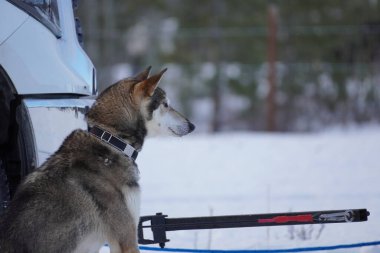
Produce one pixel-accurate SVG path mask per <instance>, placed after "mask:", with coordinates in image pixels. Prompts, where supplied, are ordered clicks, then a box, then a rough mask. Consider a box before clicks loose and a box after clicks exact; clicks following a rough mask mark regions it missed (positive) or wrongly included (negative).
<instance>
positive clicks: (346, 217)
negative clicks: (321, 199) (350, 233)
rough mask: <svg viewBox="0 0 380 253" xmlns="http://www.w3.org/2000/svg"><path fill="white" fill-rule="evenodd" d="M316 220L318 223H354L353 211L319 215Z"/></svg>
mask: <svg viewBox="0 0 380 253" xmlns="http://www.w3.org/2000/svg"><path fill="white" fill-rule="evenodd" d="M318 219H319V220H320V221H345V222H352V221H354V211H352V210H347V211H344V212H339V213H329V214H321V215H320V216H319V217H318Z"/></svg>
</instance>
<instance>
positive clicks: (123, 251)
mask: <svg viewBox="0 0 380 253" xmlns="http://www.w3.org/2000/svg"><path fill="white" fill-rule="evenodd" d="M130 226H131V227H130V228H129V229H127V231H126V233H125V234H124V235H126V236H122V237H121V238H120V239H119V240H118V239H113V240H109V242H108V243H109V246H110V249H111V250H110V253H139V252H140V250H139V246H138V243H137V233H136V228H135V226H133V225H132V224H131V225H130ZM123 237H124V238H123Z"/></svg>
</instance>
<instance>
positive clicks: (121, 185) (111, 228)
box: [0, 67, 194, 253]
mask: <svg viewBox="0 0 380 253" xmlns="http://www.w3.org/2000/svg"><path fill="white" fill-rule="evenodd" d="M165 71H166V69H164V70H163V71H161V72H160V73H158V74H156V75H153V76H151V77H148V76H149V72H150V67H149V68H148V69H147V70H145V71H143V72H142V73H140V74H138V75H137V76H135V77H132V78H127V79H124V80H121V81H119V82H118V83H116V84H114V85H112V86H110V87H109V88H108V89H106V90H105V91H104V92H103V93H102V94H101V95H100V96H99V97H98V98H97V99H96V101H95V103H94V105H93V106H92V107H91V108H90V110H89V111H88V113H87V122H88V125H89V131H84V130H75V131H73V132H72V133H71V134H70V135H69V136H68V137H67V138H66V139H65V140H64V142H63V143H62V145H61V147H60V148H59V149H58V151H57V152H56V153H55V154H53V155H52V156H51V157H50V158H49V159H48V160H47V161H46V162H45V163H44V164H43V165H42V166H41V167H40V168H39V169H38V170H36V171H35V172H33V173H31V174H30V175H29V176H28V177H27V178H26V180H25V181H24V182H23V183H22V184H21V185H20V186H19V188H18V190H17V193H16V194H15V196H14V199H13V201H12V202H11V204H10V206H9V208H8V209H7V211H6V212H5V213H4V215H3V217H2V218H1V221H0V252H1V253H45V252H46V253H66V252H75V253H85V252H91V253H94V252H96V251H98V250H99V248H100V247H101V246H102V245H104V244H105V243H108V244H109V246H110V248H111V253H121V252H122V253H126V252H131V253H137V252H139V249H138V245H137V225H138V221H139V205H140V203H139V201H140V200H139V195H140V189H139V183H138V181H139V171H138V169H137V165H136V163H135V161H134V160H135V158H136V156H137V152H138V151H140V150H141V148H142V146H143V143H144V139H145V137H146V136H149V135H157V134H168V135H174V136H183V135H186V134H188V133H190V132H191V131H193V130H194V125H193V124H192V123H190V121H189V120H187V119H186V118H185V117H183V116H182V115H181V114H180V113H178V112H177V111H175V110H174V109H173V108H172V107H171V106H170V105H169V102H168V99H167V98H166V95H165V92H164V91H163V90H162V89H161V88H159V87H157V85H158V82H159V81H160V79H161V77H162V75H163V73H164V72H165Z"/></svg>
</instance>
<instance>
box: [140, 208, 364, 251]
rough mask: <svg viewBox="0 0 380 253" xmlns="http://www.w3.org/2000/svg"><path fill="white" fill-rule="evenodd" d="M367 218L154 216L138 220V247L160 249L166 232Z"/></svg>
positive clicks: (348, 213)
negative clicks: (147, 236)
mask: <svg viewBox="0 0 380 253" xmlns="http://www.w3.org/2000/svg"><path fill="white" fill-rule="evenodd" d="M368 216H369V212H368V211H367V209H348V210H328V211H310V212H290V213H268V214H249V215H228V216H210V217H186V218H167V215H163V214H162V213H157V214H156V215H150V216H142V217H141V218H140V222H139V226H138V237H139V243H140V244H156V243H158V244H159V245H160V246H161V247H162V248H163V247H164V246H165V243H166V242H168V241H169V240H168V239H167V238H166V232H167V231H176V230H191V229H218V228H241V227H262V226H281V225H303V224H321V223H345V222H361V221H366V220H367V219H368ZM147 222H150V224H148V225H144V223H147ZM146 228H150V229H151V230H152V233H153V239H145V238H144V229H146Z"/></svg>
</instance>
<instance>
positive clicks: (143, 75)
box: [134, 66, 152, 82]
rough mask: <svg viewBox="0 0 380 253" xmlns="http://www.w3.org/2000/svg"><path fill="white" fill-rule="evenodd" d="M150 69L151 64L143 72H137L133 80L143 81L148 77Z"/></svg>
mask: <svg viewBox="0 0 380 253" xmlns="http://www.w3.org/2000/svg"><path fill="white" fill-rule="evenodd" d="M151 69H152V66H149V67H147V68H146V69H145V70H144V71H143V72H141V73H138V74H137V75H135V76H134V79H135V80H138V81H140V82H141V81H144V80H146V79H147V78H148V76H149V73H150V70H151Z"/></svg>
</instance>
